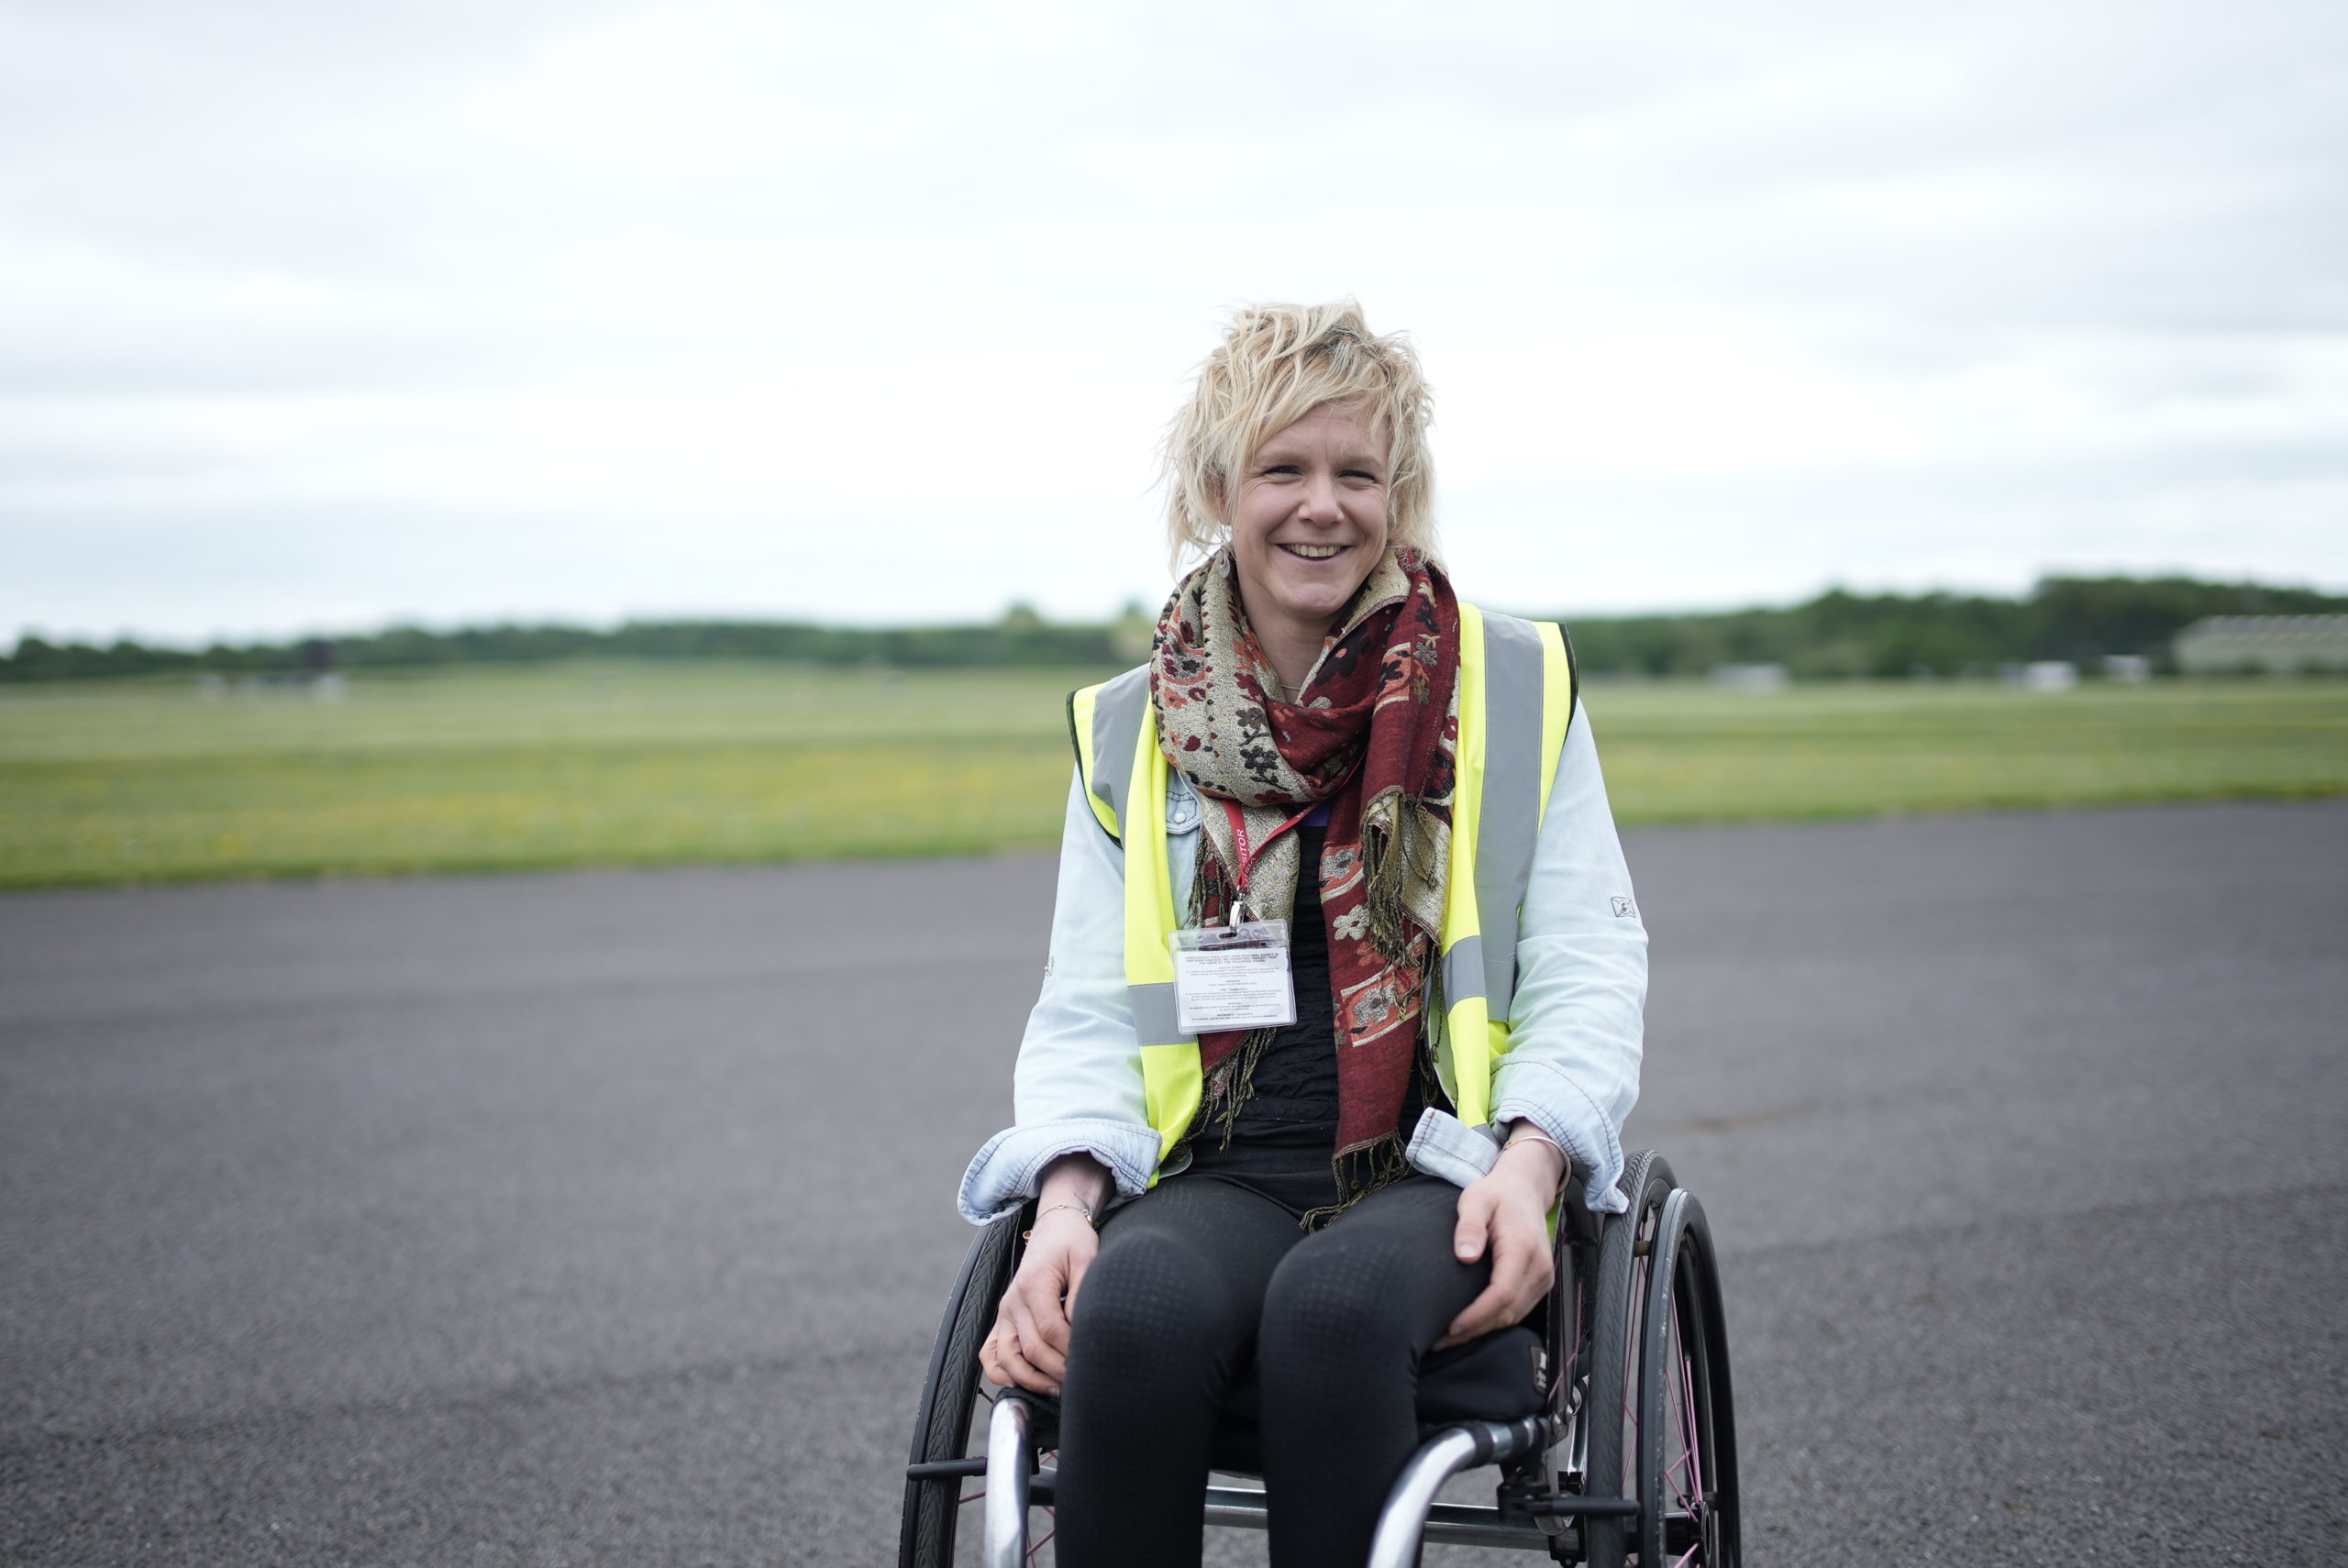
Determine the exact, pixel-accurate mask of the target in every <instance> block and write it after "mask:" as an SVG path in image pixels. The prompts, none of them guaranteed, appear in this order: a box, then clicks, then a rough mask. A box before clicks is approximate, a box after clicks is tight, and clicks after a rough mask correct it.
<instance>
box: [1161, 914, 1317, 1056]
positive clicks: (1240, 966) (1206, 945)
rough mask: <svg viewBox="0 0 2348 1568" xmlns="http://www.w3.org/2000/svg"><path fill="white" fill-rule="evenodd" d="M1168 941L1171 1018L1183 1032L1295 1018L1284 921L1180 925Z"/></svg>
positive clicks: (1272, 1024)
mask: <svg viewBox="0 0 2348 1568" xmlns="http://www.w3.org/2000/svg"><path fill="white" fill-rule="evenodd" d="M1167 945H1168V947H1169V948H1171V949H1172V950H1173V954H1174V1021H1175V1024H1176V1026H1177V1027H1178V1028H1180V1030H1181V1031H1182V1032H1183V1033H1185V1034H1212V1033H1214V1032H1217V1031H1220V1030H1225V1029H1270V1028H1274V1027H1277V1026H1278V1025H1280V1024H1284V1023H1294V1022H1295V1021H1296V985H1295V981H1294V979H1293V977H1291V976H1290V972H1289V953H1288V922H1286V921H1284V920H1250V921H1242V922H1239V923H1238V924H1237V925H1210V926H1203V927H1201V928H1200V929H1198V930H1195V931H1178V932H1176V933H1174V934H1173V935H1171V936H1169V937H1168V938H1167Z"/></svg>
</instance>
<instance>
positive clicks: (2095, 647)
mask: <svg viewBox="0 0 2348 1568" xmlns="http://www.w3.org/2000/svg"><path fill="white" fill-rule="evenodd" d="M2337 613H2348V596H2342V595H2336V594H2326V593H2320V592H2317V591H2314V590H2311V589H2302V588H2277V587H2272V586H2266V585H2261V584H2257V583H2247V582H2243V583H2223V582H2204V581H2200V580H2196V579H2192V578H2183V577H2165V578H2125V577H2102V578H2077V577H2050V578H2046V579H2043V580H2041V581H2040V582H2039V583H2038V584H2037V585H2036V586H2035V587H2034V588H2032V590H2031V591H2030V592H2029V593H2027V594H2025V595H2023V596H2021V597H2020V598H2014V599H2006V598H1998V597H1995V596H1989V595H1970V596H1968V595H1959V594H1951V593H1926V594H1917V595H1902V594H1890V593H1887V594H1855V593H1849V592H1845V591H1843V590H1841V589H1833V590H1831V591H1827V592H1825V593H1822V594H1820V595H1819V596H1818V597H1816V598H1815V599H1811V600H1810V601H1808V602H1805V603H1801V604H1797V605H1793V606H1791V607H1789V608H1779V609H1754V610H1733V611H1721V612H1704V613H1688V614H1666V615H1592V616H1582V617H1560V618H1561V619H1564V620H1565V621H1566V624H1567V630H1568V631H1569V632H1570V633H1571V635H1572V637H1573V642H1574V650H1575V654H1576V656H1577V657H1578V660H1579V662H1580V665H1581V668H1582V669H1583V670H1584V671H1585V672H1586V673H1589V674H1593V675H1651V676H1673V675H1700V674H1703V673H1704V672H1706V671H1707V670H1710V669H1712V668H1715V667H1717V666H1719V665H1723V664H1782V665H1784V666H1785V667H1786V668H1788V669H1789V671H1790V672H1791V673H1792V674H1794V675H1795V676H1796V677H1798V678H1801V679H1834V678H1844V679H1849V678H1857V677H1871V676H1872V677H1887V676H1911V675H1917V674H1933V675H1962V674H1966V673H1968V672H1983V671H1988V670H1990V669H1994V668H1996V667H1997V666H1999V665H2001V664H2011V663H2018V662H2025V661H2029V660H2033V659H2070V660H2073V661H2077V662H2081V663H2092V662H2093V661H2094V660H2096V659H2098V658H2100V657H2103V656H2105V655H2110V654H2134V655H2139V656H2143V657H2148V658H2150V659H2152V660H2153V662H2154V668H2167V667H2168V663H2169V639H2170V638H2171V637H2173V636H2175V635H2176V633H2177V632H2178V631H2179V630H2180V629H2182V628H2183V627H2185V626H2187V625H2188V624H2191V623H2192V622H2194V621H2197V620H2199V619H2200V618H2201V617H2202V616H2204V615H2307V614H2337ZM1150 624H1151V617H1150V616H1149V615H1148V614H1147V613H1146V612H1144V611H1143V610H1142V609H1141V607H1140V606H1138V605H1129V606H1127V607H1126V609H1125V611H1124V613H1122V614H1121V615H1119V616H1118V617H1117V618H1116V619H1115V620H1113V621H1109V622H1104V623H1101V624H1052V623H1049V622H1047V621H1046V620H1044V619H1043V617H1042V616H1040V615H1038V614H1037V613H1036V612H1035V611H1033V610H1032V609H1028V608H1025V607H1024V606H1018V607H1014V608H1013V609H1012V610H1011V611H1010V612H1009V613H1007V614H1005V615H1003V616H1002V618H1001V619H1000V620H997V621H994V622H991V623H987V624H974V625H959V626H900V627H854V626H824V625H817V624H813V623H808V622H798V621H632V622H629V623H627V624H625V625H622V626H619V627H616V628H615V629H613V630H610V631H595V630H592V629H589V628H586V627H581V626H565V625H536V626H527V625H497V626H476V627H466V628H462V629H460V630H456V631H447V632H436V631H430V630H427V629H426V628H423V627H420V626H393V627H391V628H389V629H387V630H385V631H382V632H376V633H372V634H370V635H361V636H348V637H334V638H315V637H314V638H307V639H303V640H298V641H289V642H282V643H249V644H244V645H241V646H238V645H231V644H226V643H216V644H214V645H213V646H210V647H206V648H200V649H191V648H172V647H158V646H148V645H144V644H140V643H137V642H131V641H127V640H125V641H118V642H116V643H113V644H111V645H109V646H93V645H90V644H85V643H63V644H58V643H50V642H48V641H45V640H44V639H42V638H40V637H37V636H31V635H27V636H24V637H22V638H20V639H19V640H18V641H17V647H16V651H15V653H14V654H12V655H7V656H0V680H6V681H32V680H61V679H90V678H94V677H103V676H114V675H151V674H158V673H170V672H174V671H183V672H189V673H195V674H212V675H222V676H244V675H253V676H264V677H268V676H297V675H302V674H305V673H310V674H316V673H323V672H325V671H328V670H338V669H382V668H419V667H429V666H432V665H443V664H480V663H513V662H530V661H544V660H550V659H563V658H587V657H594V658H677V659H688V658H731V659H776V660H788V661H792V662H794V663H800V664H809V665H825V666H836V667H838V666H887V667H892V668H908V669H922V668H952V667H958V666H1014V665H1018V666H1071V667H1079V666H1091V667H1096V668H1097V667H1101V666H1105V665H1117V664H1133V663H1135V662H1137V661H1139V660H1140V659H1141V658H1142V657H1144V656H1145V655H1146V653H1147V651H1148V647H1149V633H1150Z"/></svg>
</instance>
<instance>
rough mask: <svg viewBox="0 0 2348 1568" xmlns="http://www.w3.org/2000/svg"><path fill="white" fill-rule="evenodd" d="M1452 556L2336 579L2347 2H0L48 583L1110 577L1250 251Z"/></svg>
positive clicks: (17, 385)
mask: <svg viewBox="0 0 2348 1568" xmlns="http://www.w3.org/2000/svg"><path fill="white" fill-rule="evenodd" d="M1344 293H1351V294H1354V295H1356V296H1357V297H1358V298H1359V299H1360V300H1361V301H1362V302H1363V304H1364V305H1365V307H1366V308H1367V310H1368V315H1369V318H1370V322H1371V325H1372V326H1375V327H1377V328H1379V330H1392V329H1396V328H1403V329H1407V330H1409V331H1410V332H1411V333H1412V335H1413V336H1414V337H1415V338H1416V339H1417V341H1418V343H1419V345H1420V348H1421V352H1422V354H1423V358H1424V359H1425V361H1426V364H1427V367H1428V370H1429V373H1430V375H1431V377H1432V379H1433V380H1434V383H1435V386H1436V391H1437V419H1438V431H1437V449H1436V457H1437V480H1438V485H1439V514H1440V517H1441V520H1442V526H1443V529H1444V538H1445V553H1446V557H1447V558H1448V559H1449V560H1450V562H1451V564H1452V566H1453V569H1454V573H1455V576H1456V580H1458V582H1459V585H1460V587H1461V590H1462V591H1463V592H1465V593H1466V594H1467V595H1468V596H1469V597H1471V598H1475V599H1479V600H1480V601H1483V602H1489V603H1492V604H1494V605H1497V606H1503V607H1516V608H1523V609H1539V610H1564V611H1568V612H1573V611H1580V612H1586V613H1587V612H1600V611H1618V610H1624V609H1636V608H1666V607H1687V606H1705V605H1723V604H1730V603H1748V602H1788V601H1790V600H1792V599H1794V598H1797V597H1799V596H1801V595H1804V594H1807V593H1809V592H1811V591H1815V590H1817V589H1818V588H1820V587H1822V586H1824V585H1826V584H1828V583H1832V582H1843V583H1847V584H1850V585H1853V586H1857V587H1862V588H1900V589H1916V588H1922V587H1928V586H1949V587H1958V588H1967V589H1990V590H1999V591H2016V590H2019V589H2021V588H2022V587H2024V586H2026V585H2027V584H2028V583H2029V582H2030V581H2031V580H2032V579H2033V578H2034V577H2035V576H2037V575H2038V574H2040V573H2042V572H2043V571H2047V570H2052V569H2078V570H2117V571H2133V572H2149V571H2155V570H2168V569H2183V570H2189V571H2195V572H2199V573H2205V574H2223V575H2228V576H2236V575H2254V576H2257V577H2260V578H2264V579H2268V580H2287V581H2298V582H2313V583H2319V584H2323V585H2328V586H2332V587H2335V588H2348V6H2342V5H2341V4H2339V0H2304V3H2292V0H2227V3H2225V4H2217V3H2208V4H2196V5H2182V6H2180V5H2164V4H2158V3H2148V0H2127V3H2124V4H2123V3H2120V0H2028V3H2024V4H1996V3H1987V4H1985V3H1982V0H1965V3H1963V4H1933V3H1923V0H1903V3H1901V4H1898V5H1889V6H1887V5H1883V4H1880V3H1879V0H1878V3H1870V4H1821V3H1812V0H1778V3H1775V4H1771V5H1767V6H1761V5H1749V4H1748V5H1731V4H1726V3H1722V0H1706V3H1693V4H1658V5H1652V6H1619V5H1617V6H1596V5H1587V4H1559V3H1556V0H1550V3H1548V4H1541V5H1525V6H1513V5H1508V6H1477V5H1465V4H1459V3H1457V0H1446V3H1445V4H1441V5H1434V4H1426V5H1415V6H1401V5H1376V4H1364V3H1360V0H1356V3H1353V4H1347V5H1329V6H1321V5H1280V4H1272V3H1265V0H1256V3H1253V4H1247V5H1228V6H1226V5H1219V4H1200V3H1197V0H1186V3H1184V4H1180V5H1166V6H1119V5H1113V4H1106V3H1102V0H1090V3H1082V4H1016V3H1003V0H991V3H989V4H986V5H978V6H974V5H969V4H955V5H935V6H933V5H925V4H890V3H874V0H860V3H858V4H855V5H846V4H842V5H836V6H792V5H784V4H776V3H774V0H758V3H755V4H749V3H745V4H725V3H708V4H662V5H599V4H593V3H588V0H561V3H560V4H555V3H551V0H549V3H546V4H533V3H527V0H525V3H519V4H510V3H494V0H438V3H422V4H418V3H405V4H396V5H383V6H348V5H342V6H328V5H319V4H316V3H315V0H301V3H296V0H148V3H144V4H140V3H116V0H59V3H55V4H47V3H39V4H25V3H20V0H0V636H13V635H14V634H15V633H17V632H18V631H21V630H25V629H28V628H35V629H40V630H43V631H45V632H47V633H48V634H50V635H95V636H101V637H111V636H114V635H117V634H122V633H129V634H133V635H142V636H148V637H153V638H162V639H175V640H187V639H194V638H202V637H208V636H212V635H237V636H248V635H284V634H288V633H292V632H296V631H305V630H336V629H360V628H365V627H371V626H375V625H379V624H382V623H384V622H386V621H389V620H393V619H395V618H415V619H421V620H424V621H426V622H428V623H432V624H451V623H460V622H471V621H480V620H483V619H487V618H492V617H509V616H518V617H528V618H539V617H552V618H561V619H566V620H575V621H591V622H605V621H611V620H615V619H617V618H620V617H623V616H627V615H687V614H692V615H699V614H744V615H760V616H766V615H774V616H802V617H816V618H822V619H828V620H840V621H865V622H870V621H895V620H935V619H946V618H973V619H974V618H991V617H992V616H993V615H995V614H997V613H1000V612H1001V611H1002V608H1003V607H1004V606H1005V605H1006V604H1007V603H1009V602H1012V601H1013V600H1026V601H1029V602H1034V603H1036V604H1037V605H1038V606H1040V607H1041V608H1042V609H1043V610H1044V611H1045V612H1046V613H1047V614H1051V615H1055V616H1060V617H1082V618H1097V617H1100V616H1102V615H1104V614H1106V613H1110V612H1111V611H1113V609H1114V608H1115V607H1116V606H1117V605H1118V604H1119V603H1121V602H1124V601H1125V600H1128V599H1139V600H1143V601H1146V602H1149V603H1151V604H1155V603H1156V602H1157V601H1158V600H1159V599H1160V598H1162V596H1163V595H1164V593H1165V591H1166V589H1167V586H1168V574H1167V571H1166V568H1165V564H1164V559H1163V550H1162V547H1161V545H1160V543H1159V536H1158V533H1157V505H1156V502H1155V500H1154V498H1153V496H1152V494H1151V492H1150V484H1151V479H1152V471H1151V449H1152V447H1153V445H1154V442H1155V440H1156V437H1157V433H1158V431H1159V429H1160V428H1161V426H1162V425H1163V424H1164V421H1165V419H1166V417H1167V415H1168V414H1169V413H1170V412H1171V410H1172V408H1173V406H1174V404H1175V403H1176V401H1177V399H1178V398H1179V397H1180V393H1181V389H1182V385H1183V381H1184V380H1185V377H1186V375H1187V373H1188V372H1189V370H1190V369H1191V367H1192V366H1193V365H1195V364H1196V362H1197V361H1198V359H1199V358H1200V357H1201V356H1202V354H1203V353H1204V352H1205V350H1206V349H1207V348H1208V347H1209V346H1210V345H1211V344H1212V342H1213V338H1214V336H1215V334H1216V331H1217V329H1218V324H1219V323H1220V321H1221V320H1222V318H1223V316H1224V314H1225V313H1226V312H1227V310H1228V308H1229V307H1230V306H1231V305H1232V304H1235V303H1237V302H1240V301H1243V300H1251V299H1268V298H1290V299H1298V298H1303V299H1321V298H1328V297H1332V296H1335V295H1338V294H1344Z"/></svg>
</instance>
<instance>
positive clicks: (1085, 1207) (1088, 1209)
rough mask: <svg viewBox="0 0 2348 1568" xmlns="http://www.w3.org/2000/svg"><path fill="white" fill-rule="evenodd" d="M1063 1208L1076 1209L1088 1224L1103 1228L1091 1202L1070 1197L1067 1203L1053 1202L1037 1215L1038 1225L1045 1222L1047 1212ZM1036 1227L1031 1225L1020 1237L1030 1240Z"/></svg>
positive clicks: (1096, 1228)
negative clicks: (1081, 1201)
mask: <svg viewBox="0 0 2348 1568" xmlns="http://www.w3.org/2000/svg"><path fill="white" fill-rule="evenodd" d="M1061 1209H1075V1210H1076V1211H1077V1212H1078V1213H1079V1214H1081V1215H1083V1216H1084V1222H1085V1223H1086V1224H1088V1225H1090V1226H1091V1227H1092V1228H1093V1229H1094V1230H1096V1231H1098V1230H1099V1229H1100V1228H1101V1221H1100V1219H1099V1218H1098V1217H1097V1216H1096V1215H1094V1213H1093V1212H1092V1206H1091V1204H1089V1203H1079V1202H1077V1201H1076V1200H1075V1199H1074V1198H1070V1199H1069V1200H1068V1201H1067V1202H1066V1203H1055V1204H1053V1205H1052V1206H1051V1207H1050V1208H1049V1209H1045V1210H1044V1211H1043V1213H1042V1214H1038V1215H1036V1224H1037V1225H1040V1224H1042V1223H1043V1222H1044V1215H1045V1214H1057V1213H1058V1212H1059V1211H1060V1210H1061ZM1035 1234H1036V1231H1035V1229H1034V1227H1033V1226H1031V1227H1029V1228H1028V1229H1027V1230H1024V1231H1021V1232H1019V1239H1020V1240H1021V1241H1023V1242H1024V1241H1029V1240H1032V1239H1033V1238H1034V1237H1035Z"/></svg>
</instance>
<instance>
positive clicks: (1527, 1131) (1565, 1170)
mask: <svg viewBox="0 0 2348 1568" xmlns="http://www.w3.org/2000/svg"><path fill="white" fill-rule="evenodd" d="M1519 1143H1541V1144H1545V1145H1546V1146H1548V1147H1549V1148H1552V1149H1556V1151H1557V1167H1558V1168H1557V1190H1558V1191H1559V1192H1563V1191H1565V1189H1566V1183H1567V1181H1568V1180H1570V1179H1572V1176H1573V1174H1574V1159H1573V1156H1572V1155H1571V1154H1567V1153H1566V1151H1565V1150H1564V1149H1563V1148H1561V1147H1559V1145H1558V1143H1557V1141H1556V1139H1555V1138H1552V1137H1550V1136H1549V1134H1547V1133H1546V1132H1543V1131H1541V1128H1540V1126H1539V1124H1537V1123H1535V1122H1532V1121H1523V1120H1519V1121H1517V1122H1516V1124H1515V1125H1514V1126H1513V1127H1512V1128H1511V1129H1510V1131H1509V1139H1508V1142H1507V1143H1502V1144H1501V1154H1507V1153H1508V1152H1509V1151H1510V1150H1511V1149H1513V1148H1515V1147H1516V1146H1517V1145H1518V1144H1519Z"/></svg>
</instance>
